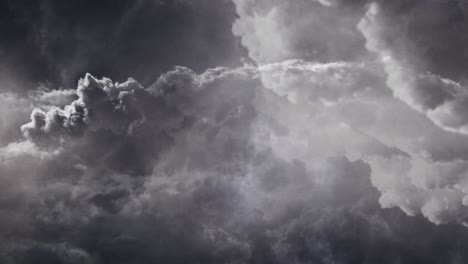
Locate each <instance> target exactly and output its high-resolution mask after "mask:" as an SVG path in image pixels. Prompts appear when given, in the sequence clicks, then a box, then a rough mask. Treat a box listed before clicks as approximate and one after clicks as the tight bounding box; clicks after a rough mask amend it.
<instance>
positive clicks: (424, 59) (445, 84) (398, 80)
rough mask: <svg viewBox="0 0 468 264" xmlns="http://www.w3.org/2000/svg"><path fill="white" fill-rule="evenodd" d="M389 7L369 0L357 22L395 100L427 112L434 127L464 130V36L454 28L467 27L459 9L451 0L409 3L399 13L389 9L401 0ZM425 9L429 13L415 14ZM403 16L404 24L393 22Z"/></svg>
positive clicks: (463, 131)
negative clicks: (405, 8) (377, 57)
mask: <svg viewBox="0 0 468 264" xmlns="http://www.w3.org/2000/svg"><path fill="white" fill-rule="evenodd" d="M399 2H401V3H399ZM388 5H389V4H385V3H373V4H371V5H370V6H369V8H368V10H367V13H366V15H365V17H364V18H363V19H362V20H361V21H360V23H359V29H360V30H361V32H362V33H363V35H364V36H365V37H366V47H367V48H368V49H369V50H370V51H372V52H375V53H377V54H378V55H379V57H380V58H381V59H382V61H383V65H384V67H385V70H386V72H387V74H388V78H387V85H388V86H389V87H390V88H391V89H392V90H393V92H394V95H395V96H396V97H397V98H399V99H401V100H402V101H404V102H406V103H407V104H409V105H410V106H411V107H413V108H414V109H416V110H418V111H421V112H424V113H426V114H427V116H428V117H429V118H430V119H431V120H433V121H434V122H435V123H436V124H437V125H439V126H441V127H443V128H444V129H447V130H449V131H454V132H458V133H464V134H466V133H467V128H466V126H467V120H466V115H465V112H466V111H465V107H466V101H467V99H466V98H467V96H466V93H465V92H464V90H465V88H464V84H463V80H464V78H465V77H464V76H463V73H462V72H460V70H459V67H463V66H462V65H463V64H464V63H466V62H465V59H464V58H463V56H459V55H458V54H457V52H462V53H463V52H464V51H463V49H464V48H463V47H462V45H463V41H464V40H463V39H462V38H459V37H458V34H457V33H456V32H455V31H454V28H460V29H461V28H464V27H466V25H465V23H464V22H463V21H462V19H461V18H460V17H461V16H463V10H464V9H463V7H462V6H460V5H458V4H457V3H456V1H455V2H445V1H430V2H429V3H428V4H427V5H421V4H417V3H411V4H409V3H408V4H407V5H408V7H407V10H406V11H404V14H395V12H396V11H395V10H394V9H396V8H399V7H402V6H403V5H404V1H397V2H396V3H393V4H391V5H390V6H391V7H388ZM392 5H394V6H392ZM439 9H440V10H444V11H443V12H442V11H440V10H439ZM397 10H400V9H397ZM426 11H427V12H429V13H431V14H432V15H431V16H428V15H424V16H418V15H417V14H419V13H420V12H426ZM403 16H404V19H405V23H394V21H395V19H397V18H396V17H403ZM432 25H433V26H434V27H438V28H440V30H436V29H434V27H431V26H432ZM429 28H431V29H430V30H429ZM442 28H443V29H442ZM442 39H443V43H441V41H440V40H442ZM426 40H434V41H426ZM447 40H450V41H453V42H452V43H451V45H446V44H445V43H447V42H446V41H447ZM460 49H461V50H460ZM450 78H456V79H454V80H453V79H450Z"/></svg>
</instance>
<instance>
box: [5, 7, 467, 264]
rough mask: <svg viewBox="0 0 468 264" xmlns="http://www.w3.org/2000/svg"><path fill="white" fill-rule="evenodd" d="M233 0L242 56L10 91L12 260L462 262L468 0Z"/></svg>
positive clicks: (8, 225) (8, 248)
mask: <svg viewBox="0 0 468 264" xmlns="http://www.w3.org/2000/svg"><path fill="white" fill-rule="evenodd" d="M230 4H231V5H232V7H235V10H231V11H230V12H234V11H235V12H237V15H238V16H237V18H236V20H235V21H234V23H233V25H232V32H229V35H230V37H233V36H232V35H231V34H234V35H235V36H237V37H239V39H240V42H241V43H242V45H243V46H244V47H245V49H246V54H247V55H248V57H249V58H246V59H244V60H243V62H244V65H241V66H238V67H227V66H218V67H213V68H207V69H204V70H199V69H190V68H189V67H184V66H174V67H172V66H171V67H170V68H171V70H169V71H167V72H165V73H162V74H154V76H152V77H151V78H149V79H151V80H154V81H152V82H150V84H149V85H146V83H148V81H147V80H148V78H145V79H146V80H144V81H142V82H139V81H137V80H135V79H133V78H129V79H128V80H126V81H123V82H122V81H119V82H115V81H112V80H111V79H110V78H107V77H101V76H97V74H96V75H93V74H90V73H88V74H84V75H83V76H82V77H81V79H80V80H79V81H78V82H77V86H76V87H72V88H66V89H65V88H64V89H55V88H54V85H52V84H50V83H47V82H44V84H41V85H39V87H38V88H37V89H33V90H30V91H29V92H27V93H12V92H3V93H0V110H1V113H0V125H1V126H0V215H1V216H2V217H0V262H2V263H25V264H28V263H37V262H40V263H93V264H104V263H125V264H129V263H143V264H144V263H155V262H158V263H159V262H161V263H238V264H240V263H279V264H280V263H281V264H282V263H285V264H286V263H389V264H390V263H465V262H466V261H467V260H468V255H467V253H466V250H464V248H463V245H465V244H466V242H467V238H468V229H467V228H466V226H467V225H468V210H467V208H468V196H467V195H468V178H467V176H466V175H467V172H468V140H467V139H468V136H467V134H466V131H465V130H466V124H465V123H466V122H465V113H464V112H465V111H464V107H465V106H464V105H465V104H466V103H465V101H466V98H465V97H466V96H465V91H464V89H465V88H464V87H465V84H464V82H465V77H464V74H465V73H464V72H463V70H461V69H460V68H459V67H457V66H456V65H463V63H464V59H463V56H460V54H462V53H463V49H464V46H463V44H464V42H463V40H462V39H461V38H460V37H459V36H458V34H455V33H454V32H455V31H454V30H455V29H451V27H452V26H453V27H455V28H457V29H460V30H461V29H463V28H464V27H465V24H464V21H463V19H462V18H463V17H464V14H465V13H464V12H465V5H464V4H462V3H461V2H446V1H429V2H428V3H427V5H426V4H422V3H419V2H417V1H409V0H408V1H403V0H402V1H392V2H388V1H375V2H371V1H364V0H363V1H352V2H350V1H341V0H333V1H331V0H320V1H318V0H317V1H312V0H311V1H305V0H304V1H302V0H301V1H275V0H261V1H254V0H234V1H233V2H232V3H230ZM153 5H161V6H163V7H165V8H168V7H174V8H175V7H177V6H178V7H179V8H182V7H184V8H187V6H189V7H190V10H192V11H193V10H206V9H207V8H208V9H209V7H208V6H209V5H207V4H206V3H205V1H194V2H190V3H188V2H187V1H175V2H174V4H169V3H168V2H166V1H154V2H152V3H151V4H150V3H148V2H147V1H138V3H136V4H135V5H132V6H131V7H130V8H129V9H128V12H125V15H124V18H122V20H119V21H120V23H119V30H116V31H114V33H115V34H117V35H119V34H123V35H125V32H126V31H127V29H126V28H127V27H131V26H132V21H134V19H136V17H137V16H138V15H139V14H140V15H141V12H140V11H139V10H141V9H142V8H143V7H148V6H153ZM49 8H50V10H55V9H54V5H53V4H51V3H49ZM46 9H47V8H46ZM50 10H49V11H50ZM177 10H178V11H180V10H179V9H177ZM209 10H211V12H214V13H216V14H217V13H218V12H220V10H218V9H217V8H214V9H209ZM44 12H45V11H44ZM176 14H179V13H178V12H176ZM230 14H231V13H230ZM231 15H232V14H231ZM197 17H198V16H197ZM211 19H212V18H210V19H209V20H210V21H211ZM207 21H208V20H207ZM397 21H404V23H397ZM45 22H47V21H45ZM44 27H45V28H46V29H47V28H48V29H53V27H51V26H44ZM432 28H437V29H440V30H439V31H437V32H435V31H434V30H432ZM443 29H447V30H443ZM48 34H50V33H47V32H45V33H44V39H43V42H41V43H43V45H44V52H46V53H47V52H48V50H49V48H48V47H49V45H51V44H50V43H51V42H49V41H52V40H51V39H50V38H47V36H48ZM442 39H443V40H444V41H443V42H444V43H442V41H439V40H442ZM428 40H432V41H431V42H428ZM445 40H453V41H452V42H451V43H446V41H445ZM52 42H53V41H52ZM196 46H197V45H196ZM202 46H203V45H202ZM443 55H444V56H446V57H444V56H443ZM213 56H215V55H213ZM209 61H212V60H211V59H210V60H209ZM239 61H240V58H239ZM124 64H125V62H122V64H119V66H118V67H117V68H120V67H123V66H122V65H124ZM200 64H203V63H202V62H200ZM234 64H235V63H234ZM132 65H133V64H132ZM80 67H81V66H80ZM195 68H196V67H195ZM129 72H132V71H129ZM142 74H143V75H144V76H147V72H145V73H142ZM6 90H9V89H6Z"/></svg>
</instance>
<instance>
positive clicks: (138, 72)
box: [0, 0, 242, 89]
mask: <svg viewBox="0 0 468 264" xmlns="http://www.w3.org/2000/svg"><path fill="white" fill-rule="evenodd" d="M0 10H1V14H0V17H1V21H2V22H1V26H0V35H1V36H2V37H1V38H0V56H1V67H2V68H5V71H3V70H2V76H1V77H2V80H4V81H3V83H6V81H9V82H11V86H14V87H10V89H25V87H28V89H32V88H34V86H36V83H37V82H39V81H46V80H48V81H50V82H52V84H53V85H54V86H55V87H58V86H66V87H73V86H74V84H75V82H76V81H77V79H78V78H79V77H81V76H83V75H84V74H85V73H86V72H93V73H94V74H96V75H105V76H109V77H112V78H115V79H118V80H125V79H127V78H128V77H134V78H137V79H139V80H141V81H142V82H144V83H146V84H149V83H150V82H153V81H154V78H155V74H156V75H157V74H159V73H160V72H162V71H166V70H169V69H170V68H172V67H173V66H174V65H185V66H188V67H191V68H192V69H194V70H197V71H201V70H204V69H206V68H208V67H213V66H218V65H232V64H235V63H237V62H238V61H239V59H238V57H239V56H240V55H241V53H242V49H241V47H240V45H239V44H238V42H237V41H236V39H235V38H234V36H232V34H231V33H230V28H231V23H232V21H233V20H234V18H235V13H234V8H233V5H232V3H230V1H224V0H223V1H214V2H213V1H206V0H197V1H172V0H169V1H157V0H141V1H98V2H96V1H71V2H70V1H67V2H65V1H55V0H50V1H49V0H47V1H41V2H29V1H2V3H1V4H0ZM6 88H8V87H2V89H6Z"/></svg>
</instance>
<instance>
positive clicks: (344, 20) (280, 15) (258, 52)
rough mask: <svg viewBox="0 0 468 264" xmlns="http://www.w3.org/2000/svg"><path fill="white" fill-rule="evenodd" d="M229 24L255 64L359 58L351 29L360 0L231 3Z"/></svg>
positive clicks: (360, 41)
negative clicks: (233, 6)
mask: <svg viewBox="0 0 468 264" xmlns="http://www.w3.org/2000/svg"><path fill="white" fill-rule="evenodd" d="M233 2H234V3H235V4H236V8H237V13H238V15H239V18H238V19H237V20H236V21H235V23H234V25H233V32H234V34H235V35H237V36H239V37H241V40H242V44H243V45H244V46H245V47H247V49H248V52H249V56H250V57H251V58H252V59H253V60H255V61H256V62H260V63H265V62H279V61H282V60H285V59H305V60H314V61H315V60H316V61H321V62H334V61H337V60H353V59H355V58H357V57H360V56H363V55H365V52H364V51H365V50H364V49H363V43H364V39H363V38H362V36H361V35H360V34H358V33H357V30H356V28H355V25H356V24H357V22H358V21H359V19H360V16H359V9H361V8H362V2H364V1H360V0H359V1H353V2H352V3H351V2H349V1H304V0H300V1H277V0H262V1H252V0H234V1H233Z"/></svg>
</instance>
